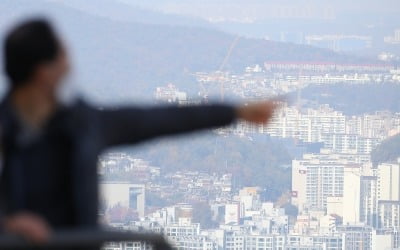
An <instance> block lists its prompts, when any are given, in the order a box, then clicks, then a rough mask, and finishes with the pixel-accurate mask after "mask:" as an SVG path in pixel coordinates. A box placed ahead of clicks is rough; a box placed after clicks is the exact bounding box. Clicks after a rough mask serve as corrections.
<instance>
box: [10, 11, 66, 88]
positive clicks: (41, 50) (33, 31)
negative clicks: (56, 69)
mask: <svg viewBox="0 0 400 250" xmlns="http://www.w3.org/2000/svg"><path fill="white" fill-rule="evenodd" d="M60 47H61V46H60V42H59V39H58V37H57V34H56V33H55V31H54V29H53V27H52V26H51V24H50V23H49V22H48V21H47V20H45V19H31V20H28V21H25V22H22V23H20V24H18V25H17V26H16V27H14V28H13V29H11V30H10V31H9V33H8V35H7V36H6V38H5V43H4V71H5V74H6V76H7V77H8V78H9V80H10V83H11V88H16V87H18V86H20V85H21V84H23V83H24V82H26V81H27V80H29V78H30V77H31V76H32V74H33V72H34V70H35V68H36V67H37V66H38V65H39V64H41V63H45V62H49V61H51V60H54V59H55V58H56V57H57V55H58V53H59V52H60Z"/></svg>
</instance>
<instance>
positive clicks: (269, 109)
mask: <svg viewBox="0 0 400 250" xmlns="http://www.w3.org/2000/svg"><path fill="white" fill-rule="evenodd" d="M276 107H277V105H276V104H275V103H274V102H272V101H264V102H258V103H252V104H248V105H243V106H237V107H236V106H229V105H202V106H184V107H168V106H167V107H151V108H121V109H116V110H102V111H98V118H99V120H98V122H99V123H100V126H101V131H100V132H101V133H102V136H103V138H104V143H105V145H106V146H112V145H118V144H129V143H135V142H139V141H143V140H146V139H151V138H154V137H157V136H163V135H171V134H179V133H185V132H191V131H196V130H201V129H207V128H215V127H221V126H225V125H229V124H230V123H232V122H233V121H235V120H237V119H242V120H245V121H248V122H252V123H259V124H261V123H266V122H268V121H269V119H270V118H271V116H272V114H273V112H274V110H275V109H276Z"/></svg>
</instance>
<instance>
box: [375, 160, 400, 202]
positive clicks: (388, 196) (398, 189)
mask: <svg viewBox="0 0 400 250" xmlns="http://www.w3.org/2000/svg"><path fill="white" fill-rule="evenodd" d="M377 175H378V194H377V196H378V197H377V198H378V200H386V201H399V200H400V164H399V163H382V164H379V166H378V171H377Z"/></svg>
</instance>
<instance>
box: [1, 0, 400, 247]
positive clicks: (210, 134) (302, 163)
mask: <svg viewBox="0 0 400 250" xmlns="http://www.w3.org/2000/svg"><path fill="white" fill-rule="evenodd" d="M0 11H1V13H2V15H0V35H1V37H4V36H5V35H6V33H7V31H8V30H9V28H10V27H11V26H12V25H13V24H14V23H15V22H17V21H21V20H25V19H26V18H29V17H37V16H44V17H48V18H49V19H50V20H51V21H53V22H54V24H55V27H57V29H59V31H60V34H62V37H63V38H65V41H63V42H64V43H65V45H66V47H67V48H68V49H69V51H70V52H71V61H72V62H73V63H74V65H73V67H72V74H71V76H70V78H68V79H67V82H68V83H70V85H68V87H67V88H66V89H65V90H62V91H64V92H65V94H66V96H67V97H68V98H72V99H74V98H76V97H79V98H81V99H83V100H85V101H89V102H91V103H93V105H95V107H96V109H99V110H102V109H105V108H108V107H110V106H113V105H132V104H135V105H139V106H141V105H149V106H151V107H153V106H159V105H168V106H179V107H183V108H185V107H191V106H199V105H200V106H202V105H206V106H207V105H209V104H213V103H222V104H224V105H233V106H234V107H236V106H237V105H240V104H243V105H248V104H251V103H257V102H258V101H262V100H277V102H278V104H279V107H280V109H279V110H277V111H276V112H275V113H274V115H273V117H272V119H271V120H269V122H268V123H267V124H253V123H249V122H245V121H243V120H240V119H239V120H238V121H237V122H235V123H233V124H229V125H226V126H223V127H217V128H214V127H215V126H214V127H213V128H212V129H207V130H205V131H201V132H196V133H190V134H188V135H185V136H180V137H178V138H169V137H168V138H161V139H155V140H151V141H149V142H146V143H142V144H139V145H135V146H133V147H132V146H124V147H117V148H112V149H110V150H107V151H106V152H104V153H103V154H102V155H101V156H100V157H99V159H98V177H99V181H100V183H99V188H100V190H101V195H100V205H101V206H100V211H99V213H98V215H99V216H100V218H101V222H102V224H104V226H107V227H112V228H114V229H117V230H128V231H134V232H146V233H158V234H161V235H162V236H163V237H165V239H167V240H168V242H169V243H170V244H171V245H172V246H173V247H175V248H176V249H192V250H222V249H227V250H230V249H232V250H233V249H237V250H239V249H269V250H279V249H281V250H283V249H285V250H295V249H296V250H297V249H304V250H305V249H307V250H308V249H309V250H311V249H318V250H320V249H321V250H322V249H330V250H339V249H344V250H353V249H354V250H355V249H365V250H386V249H400V235H399V233H398V232H399V230H400V160H399V159H400V158H399V157H400V147H399V146H400V135H399V133H400V2H399V1H398V0H381V1H377V0H355V1H345V0H283V1H282V0H247V1H245V0H230V1H228V0H197V1H194V0H186V1H176V0H175V1H170V0H147V1H137V0H47V1H46V0H37V1H28V0H19V1H13V0H2V1H1V2H0ZM0 54H1V56H3V52H2V53H0ZM1 66H3V65H1ZM1 90H2V93H6V92H7V80H6V79H5V78H1ZM64 92H63V93H64ZM167 119H168V117H167ZM150 247H151V246H150V245H149V244H147V243H144V242H139V241H138V242H109V243H107V244H105V245H104V246H103V248H102V249H105V250H139V249H150Z"/></svg>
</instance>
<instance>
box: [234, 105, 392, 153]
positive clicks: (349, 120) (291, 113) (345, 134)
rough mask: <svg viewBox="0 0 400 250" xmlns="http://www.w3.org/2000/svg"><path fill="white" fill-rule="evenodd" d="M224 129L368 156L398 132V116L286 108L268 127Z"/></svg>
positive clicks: (240, 125) (237, 125)
mask: <svg viewBox="0 0 400 250" xmlns="http://www.w3.org/2000/svg"><path fill="white" fill-rule="evenodd" d="M228 130H229V131H230V132H233V133H237V134H249V133H250V134H251V133H263V134H269V135H270V136H272V137H279V138H294V139H296V140H299V141H301V142H306V143H317V142H318V143H323V147H324V148H327V149H331V150H332V151H333V152H339V153H360V154H368V153H370V152H371V151H372V149H373V148H374V147H376V146H377V145H378V144H379V143H380V142H381V141H382V140H384V139H386V138H387V137H389V136H392V135H394V134H397V133H398V132H400V114H392V113H390V112H375V113H373V114H364V115H359V116H346V115H344V114H343V113H342V112H339V111H335V110H333V109H332V108H330V107H329V106H327V105H321V106H319V107H318V108H315V109H312V108H307V109H300V108H299V107H296V106H286V107H284V108H282V109H281V110H280V111H278V112H277V113H276V115H275V117H274V118H273V119H272V120H271V122H270V123H269V124H268V125H257V126H255V125H251V124H248V123H245V122H239V123H237V124H236V125H235V126H234V127H232V128H230V129H228Z"/></svg>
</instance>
